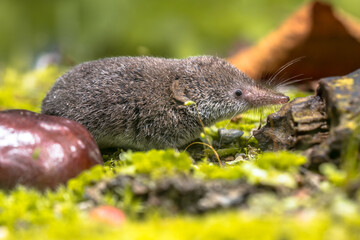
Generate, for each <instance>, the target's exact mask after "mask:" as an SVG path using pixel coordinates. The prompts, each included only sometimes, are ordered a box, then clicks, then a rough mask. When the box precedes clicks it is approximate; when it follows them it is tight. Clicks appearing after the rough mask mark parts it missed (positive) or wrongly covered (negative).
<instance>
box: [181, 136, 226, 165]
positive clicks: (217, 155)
mask: <svg viewBox="0 0 360 240" xmlns="http://www.w3.org/2000/svg"><path fill="white" fill-rule="evenodd" d="M195 144H201V145H204V146H207V147H208V148H210V149H211V150H212V151H213V152H214V154H215V157H216V159H217V160H218V162H219V165H220V167H222V166H223V165H222V163H221V160H220V157H219V154H218V153H217V152H216V150H215V149H214V148H213V147H212V146H211V145H210V144H207V143H204V142H193V143H190V144H189V145H188V146H187V147H186V148H185V150H184V151H186V150H187V149H188V148H189V147H190V146H192V145H195Z"/></svg>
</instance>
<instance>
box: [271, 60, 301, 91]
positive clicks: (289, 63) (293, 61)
mask: <svg viewBox="0 0 360 240" xmlns="http://www.w3.org/2000/svg"><path fill="white" fill-rule="evenodd" d="M303 58H305V56H302V57H298V58H295V59H294V60H291V61H290V62H288V63H286V64H284V65H283V66H281V67H280V68H279V69H278V70H277V71H276V72H275V75H274V76H272V77H271V78H270V79H269V81H268V82H267V84H268V85H270V86H271V84H272V82H273V81H274V80H275V79H276V77H277V76H278V75H279V74H280V73H281V72H282V71H284V70H285V69H286V68H288V67H290V66H291V65H293V64H295V63H297V62H300V61H301V60H302V59H303Z"/></svg>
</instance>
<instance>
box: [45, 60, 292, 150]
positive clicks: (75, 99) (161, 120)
mask: <svg viewBox="0 0 360 240" xmlns="http://www.w3.org/2000/svg"><path fill="white" fill-rule="evenodd" d="M188 100H192V101H194V102H195V103H196V104H197V107H198V111H199V113H200V116H201V119H202V121H203V122H204V124H205V125H207V126H208V125H211V124H213V123H215V122H216V121H219V120H222V119H225V118H229V117H231V116H233V115H234V114H236V113H240V112H243V111H245V110H247V109H249V108H252V107H258V106H263V105H268V104H279V103H285V102H287V101H288V97H286V96H284V95H283V94H281V93H278V92H275V91H273V90H271V89H267V88H264V87H262V86H260V85H258V84H256V83H255V82H254V81H253V80H252V79H250V78H249V77H248V76H246V75H245V74H244V73H243V72H241V71H240V70H238V69H237V68H235V67H234V66H232V65H231V64H230V63H228V62H226V61H225V60H223V59H220V58H217V57H211V56H200V57H190V58H187V59H164V58H154V57H114V58H106V59H100V60H97V61H91V62H86V63H83V64H80V65H78V66H76V67H74V68H73V69H72V70H70V71H69V72H67V73H66V74H64V75H63V76H61V77H60V78H59V79H58V80H57V82H56V83H55V84H54V86H53V87H52V89H51V90H50V91H49V93H48V94H47V96H46V97H45V99H44V100H43V103H42V113H44V114H49V115H56V116H61V117H65V118H69V119H72V120H75V121H77V122H79V123H81V124H82V125H84V126H85V127H86V128H87V129H88V130H89V131H90V132H91V134H92V135H93V136H94V138H95V140H96V141H97V143H98V145H99V147H100V148H107V147H122V148H133V149H139V150H148V149H151V148H167V147H181V146H184V145H185V144H187V143H189V142H191V141H192V140H194V139H196V138H197V137H199V135H200V133H201V131H202V128H201V124H200V122H199V119H198V116H197V112H196V110H195V106H184V102H185V101H188Z"/></svg>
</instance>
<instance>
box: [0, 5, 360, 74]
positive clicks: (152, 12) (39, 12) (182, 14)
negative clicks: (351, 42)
mask: <svg viewBox="0 0 360 240" xmlns="http://www.w3.org/2000/svg"><path fill="white" fill-rule="evenodd" d="M305 2H308V1H303V0H256V1H249V0H225V1H219V0H171V1H169V0H101V1H99V0H51V1H49V0H31V1H29V0H1V1H0V36H1V37H0V52H1V54H0V71H1V69H4V68H5V67H7V66H12V67H14V68H16V69H20V70H26V69H30V68H34V67H35V66H36V64H38V65H39V59H40V58H41V57H43V58H44V55H46V54H49V53H50V54H52V55H51V57H52V60H53V61H54V62H59V63H61V64H63V65H74V64H77V63H80V62H83V61H87V60H92V59H97V58H101V57H107V56H120V55H153V56H164V57H176V58H181V57H187V56H189V55H200V54H213V55H217V56H221V57H227V56H230V55H231V54H232V53H234V51H236V50H237V49H240V48H241V47H244V46H248V45H251V44H254V43H256V41H258V40H259V39H260V38H261V37H263V36H265V35H266V34H267V33H269V32H271V31H272V30H274V29H275V28H276V27H277V26H279V25H280V23H281V22H282V21H283V20H284V19H285V18H286V17H287V16H289V15H290V14H291V13H292V12H294V11H295V10H296V9H297V8H298V7H299V6H300V5H302V4H303V3H305ZM327 2H331V3H332V4H333V5H334V6H336V7H337V8H338V9H341V10H343V11H345V12H347V13H349V14H351V15H353V16H357V17H359V16H360V7H359V6H360V5H359V4H360V3H359V1H358V0H337V1H335V0H334V1H327ZM47 59H48V60H49V58H47ZM40 65H41V64H40ZM0 81H1V80H0Z"/></svg>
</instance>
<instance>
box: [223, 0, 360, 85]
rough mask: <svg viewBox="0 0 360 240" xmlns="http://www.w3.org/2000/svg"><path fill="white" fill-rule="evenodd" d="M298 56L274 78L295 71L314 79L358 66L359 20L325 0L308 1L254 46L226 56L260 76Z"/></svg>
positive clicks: (345, 71)
mask: <svg viewBox="0 0 360 240" xmlns="http://www.w3.org/2000/svg"><path fill="white" fill-rule="evenodd" d="M302 57H303V58H302ZM297 58H302V59H300V61H299V62H296V63H294V64H293V65H292V66H290V67H288V68H286V69H285V70H284V71H283V72H282V73H280V74H279V75H278V76H277V79H276V81H277V82H279V81H283V80H284V79H287V78H291V77H294V76H297V75H301V76H298V77H297V78H298V79H299V78H308V77H310V78H311V79H312V80H317V79H319V78H322V77H327V76H341V75H345V74H347V73H349V72H352V71H354V70H356V69H358V68H359V67H360V23H359V22H356V21H355V20H354V19H352V18H351V17H350V16H347V15H345V14H344V13H340V12H337V11H334V10H333V8H332V6H331V5H330V4H328V3H324V2H321V1H313V2H309V3H307V4H305V5H304V6H303V7H302V8H300V9H299V10H298V11H296V12H295V13H294V14H293V15H291V16H290V17H289V18H288V19H287V20H286V21H285V22H284V23H283V24H282V26H280V27H279V28H278V29H277V30H276V31H274V32H273V33H271V34H270V35H268V36H267V37H265V38H264V39H263V40H262V41H260V42H259V43H258V44H257V45H256V46H253V47H250V48H248V49H246V50H243V51H241V52H239V53H238V54H235V55H234V56H232V57H230V58H229V59H228V60H229V61H230V62H231V63H233V64H234V65H235V66H236V67H238V68H239V69H241V70H243V71H244V72H246V73H247V74H248V75H250V76H251V77H253V78H255V79H259V78H261V77H262V76H267V77H269V76H273V75H275V74H276V71H277V70H278V69H280V68H281V67H282V66H284V65H285V64H286V63H289V62H290V61H292V60H294V59H297Z"/></svg>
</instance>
